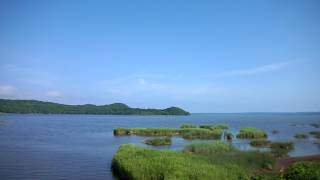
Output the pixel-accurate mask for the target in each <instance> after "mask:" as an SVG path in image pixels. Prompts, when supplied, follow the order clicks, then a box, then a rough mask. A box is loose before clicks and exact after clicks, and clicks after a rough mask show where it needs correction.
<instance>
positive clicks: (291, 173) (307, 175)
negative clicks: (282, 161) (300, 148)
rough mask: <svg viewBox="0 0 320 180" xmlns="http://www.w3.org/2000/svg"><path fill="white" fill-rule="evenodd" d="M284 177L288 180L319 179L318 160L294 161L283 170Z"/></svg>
mask: <svg viewBox="0 0 320 180" xmlns="http://www.w3.org/2000/svg"><path fill="white" fill-rule="evenodd" d="M284 178H285V179H290V180H300V179H306V180H319V179H320V162H298V163H295V164H293V165H292V166H290V167H289V168H288V169H287V170H286V171H285V173H284Z"/></svg>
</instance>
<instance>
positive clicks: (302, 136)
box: [294, 133, 309, 139]
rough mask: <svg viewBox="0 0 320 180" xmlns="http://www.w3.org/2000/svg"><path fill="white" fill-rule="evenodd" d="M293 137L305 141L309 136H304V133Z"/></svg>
mask: <svg viewBox="0 0 320 180" xmlns="http://www.w3.org/2000/svg"><path fill="white" fill-rule="evenodd" d="M294 137H295V138H296V139H307V138H308V137H309V136H308V135H307V134H304V133H297V134H296V135H294Z"/></svg>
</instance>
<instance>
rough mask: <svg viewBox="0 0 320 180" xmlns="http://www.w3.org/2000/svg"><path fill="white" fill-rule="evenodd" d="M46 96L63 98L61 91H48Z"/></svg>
mask: <svg viewBox="0 0 320 180" xmlns="http://www.w3.org/2000/svg"><path fill="white" fill-rule="evenodd" d="M46 96H48V97H62V96H63V94H62V93H61V92H59V91H48V92H47V93H46Z"/></svg>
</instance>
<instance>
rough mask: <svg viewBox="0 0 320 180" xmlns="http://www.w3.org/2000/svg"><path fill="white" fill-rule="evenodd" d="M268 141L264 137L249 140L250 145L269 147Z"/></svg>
mask: <svg viewBox="0 0 320 180" xmlns="http://www.w3.org/2000/svg"><path fill="white" fill-rule="evenodd" d="M270 143H271V142H270V141H268V140H265V139H255V140H252V141H251V142H250V145H251V146H253V147H269V145H270Z"/></svg>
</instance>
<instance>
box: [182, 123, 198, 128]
mask: <svg viewBox="0 0 320 180" xmlns="http://www.w3.org/2000/svg"><path fill="white" fill-rule="evenodd" d="M180 128H197V125H194V124H182V125H181V126H180Z"/></svg>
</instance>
